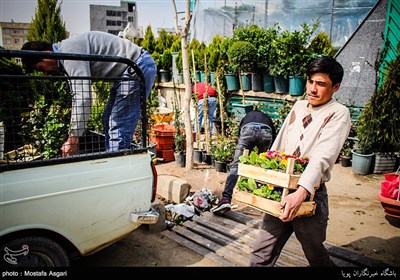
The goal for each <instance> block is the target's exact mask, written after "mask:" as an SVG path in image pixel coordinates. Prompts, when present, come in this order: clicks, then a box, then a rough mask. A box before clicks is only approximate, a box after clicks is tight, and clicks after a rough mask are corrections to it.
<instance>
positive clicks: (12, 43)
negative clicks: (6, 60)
mask: <svg viewBox="0 0 400 280" xmlns="http://www.w3.org/2000/svg"><path fill="white" fill-rule="evenodd" d="M29 26H30V23H24V22H0V40H1V41H0V46H2V47H3V48H5V49H8V50H20V49H21V47H22V45H23V44H24V43H25V42H26V41H27V40H26V35H27V34H28V29H29Z"/></svg>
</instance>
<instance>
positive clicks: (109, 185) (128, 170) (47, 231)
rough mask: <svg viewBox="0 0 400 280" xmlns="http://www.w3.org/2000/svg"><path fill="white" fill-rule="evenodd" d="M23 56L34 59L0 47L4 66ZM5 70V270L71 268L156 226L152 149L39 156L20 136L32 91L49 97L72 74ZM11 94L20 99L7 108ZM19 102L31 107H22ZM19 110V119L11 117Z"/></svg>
mask: <svg viewBox="0 0 400 280" xmlns="http://www.w3.org/2000/svg"><path fill="white" fill-rule="evenodd" d="M24 55H28V54H27V53H26V52H23V51H4V50H2V51H0V60H1V61H0V63H2V62H4V61H6V62H7V63H9V61H8V58H11V57H21V56H24ZM29 55H31V54H30V53H29ZM34 55H38V56H39V55H41V54H37V53H36V52H35V53H34ZM51 55H52V57H56V58H63V59H87V60H97V59H102V60H106V61H114V60H115V59H117V60H118V59H121V63H127V64H128V65H129V64H130V63H132V65H130V66H131V67H132V68H133V69H134V70H135V71H140V70H138V67H137V66H136V64H134V63H133V62H132V61H130V60H126V61H125V60H124V59H122V58H115V57H100V58H99V57H96V56H80V57H73V55H72V56H71V55H69V56H68V55H65V54H51ZM51 55H50V54H48V55H45V57H47V58H48V57H50V56H51ZM118 61H119V60H118ZM6 69H8V68H7V67H6ZM0 70H2V71H0V86H1V88H2V89H1V94H0V95H1V98H2V99H1V102H2V105H0V122H3V124H4V127H5V135H2V136H3V137H0V138H4V141H3V143H0V146H1V147H2V148H3V149H1V150H4V153H3V155H2V158H1V159H0V256H1V262H0V267H3V268H4V267H14V266H15V267H18V266H25V267H26V266H45V267H51V266H57V267H61V266H69V265H70V262H71V257H76V256H85V255H89V254H92V253H94V252H96V251H98V250H100V249H102V248H104V247H106V246H108V245H110V244H112V243H114V242H116V241H117V240H119V239H121V238H123V237H125V236H126V235H127V234H129V233H131V232H132V231H134V230H135V229H137V228H138V227H139V226H140V225H142V224H154V223H156V222H157V220H158V218H159V213H158V212H157V211H155V210H154V209H153V208H152V202H153V201H154V200H155V197H156V188H157V173H156V169H155V166H154V164H153V162H152V159H151V155H150V153H149V152H148V149H147V147H146V146H147V145H143V144H138V145H134V144H132V147H131V148H130V149H127V150H122V151H117V152H106V151H104V150H103V148H102V147H104V145H98V146H96V145H92V146H91V147H92V149H91V150H86V148H87V147H84V148H83V150H81V151H80V153H79V155H77V156H73V157H68V158H63V157H61V156H53V157H50V158H46V157H44V156H43V155H42V154H40V152H38V150H39V149H40V147H39V148H37V147H35V143H36V142H33V144H32V143H26V142H24V141H25V138H26V137H25V138H24V137H20V136H21V132H23V131H24V130H23V126H24V125H26V123H24V122H22V121H20V118H21V117H20V116H25V117H26V116H27V115H26V112H30V113H31V114H30V115H31V116H32V112H33V111H34V108H36V105H35V106H33V105H32V104H33V103H32V102H33V101H32V102H31V100H30V98H31V97H32V96H33V95H34V94H33V93H32V92H31V90H32V88H34V89H35V92H40V93H43V92H44V91H49V89H45V86H46V85H48V84H55V83H56V82H57V83H61V82H63V81H64V82H68V81H69V80H71V79H74V77H68V80H63V79H64V78H63V77H29V76H26V75H15V73H13V74H12V75H9V74H8V73H7V71H5V70H4V67H3V68H1V69H0ZM5 72H6V73H5ZM10 72H12V71H10ZM93 78H94V77H93ZM39 79H42V80H39ZM56 79H57V80H56ZM93 80H94V79H93ZM111 82H115V81H111ZM32 83H35V86H36V88H35V87H34V86H32ZM58 85H59V84H58ZM38 87H39V90H38ZM25 91H26V92H25ZM50 91H51V90H50ZM9 96H14V97H15V96H18V98H14V99H13V101H12V102H11V101H10V103H7V102H8V100H7V97H9ZM26 99H29V100H28V101H29V102H25V101H26ZM45 100H47V99H45ZM16 103H19V104H24V103H25V104H26V105H27V106H25V107H20V108H17V106H15V105H16ZM93 104H94V103H93ZM145 105H146V104H145V101H143V102H142V116H141V125H142V127H141V128H142V143H146V142H147V141H146V126H147V119H146V114H145ZM57 106H62V105H57ZM48 108H49V107H48ZM14 113H18V114H19V115H14V116H12V114H14ZM39 117H40V116H39ZM30 119H32V118H30ZM43 127H48V126H43ZM31 131H33V130H31ZM41 131H42V134H43V131H44V130H41ZM47 131H49V130H47ZM17 132H18V133H17ZM32 133H33V134H34V132H32ZM39 134H40V133H39ZM25 136H26V135H25ZM31 136H32V135H31ZM42 136H43V135H39V136H38V137H42ZM98 137H100V136H98ZM28 138H29V137H28ZM99 139H102V138H99ZM80 141H81V140H80ZM85 141H86V140H85ZM36 144H37V143H36ZM18 145H21V146H18ZM39 146H40V145H39ZM93 147H100V148H99V150H96V149H93ZM1 152H2V151H1ZM16 155H17V156H16Z"/></svg>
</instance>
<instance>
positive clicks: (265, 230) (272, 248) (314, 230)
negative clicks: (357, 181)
mask: <svg viewBox="0 0 400 280" xmlns="http://www.w3.org/2000/svg"><path fill="white" fill-rule="evenodd" d="M314 200H315V202H316V203H317V207H316V209H315V215H313V216H311V217H300V218H295V219H294V220H293V221H291V222H282V221H281V220H280V219H279V218H276V217H274V216H272V215H268V214H264V217H263V220H262V222H261V224H260V229H259V234H258V236H257V239H256V242H255V244H254V247H253V250H252V252H251V254H250V266H268V267H273V266H274V265H275V263H276V261H277V260H278V258H279V255H280V253H281V251H282V249H283V247H284V246H285V244H286V242H287V241H288V239H289V238H290V236H291V235H292V233H293V232H294V233H295V235H296V238H297V239H298V240H299V242H300V244H301V247H302V249H303V252H304V254H305V256H306V258H307V260H308V263H309V264H310V266H334V263H333V262H332V260H331V259H330V257H329V254H328V251H327V249H326V248H325V246H324V245H323V242H324V241H325V240H326V228H327V226H328V216H329V208H328V195H327V192H326V187H325V184H321V186H320V187H319V189H318V190H317V191H316V193H315V196H314Z"/></svg>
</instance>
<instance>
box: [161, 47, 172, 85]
mask: <svg viewBox="0 0 400 280" xmlns="http://www.w3.org/2000/svg"><path fill="white" fill-rule="evenodd" d="M160 66H161V69H160V81H161V82H169V81H171V68H172V52H171V50H170V49H166V50H165V51H164V52H163V54H162V56H161V57H160Z"/></svg>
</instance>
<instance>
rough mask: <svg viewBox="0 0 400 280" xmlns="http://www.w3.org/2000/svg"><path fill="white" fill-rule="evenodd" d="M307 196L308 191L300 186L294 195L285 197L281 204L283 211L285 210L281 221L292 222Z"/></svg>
mask: <svg viewBox="0 0 400 280" xmlns="http://www.w3.org/2000/svg"><path fill="white" fill-rule="evenodd" d="M307 194H308V191H307V190H306V189H305V188H304V187H302V186H299V187H298V189H297V190H296V191H295V192H294V193H291V194H288V195H287V196H285V197H284V198H283V199H282V201H281V202H280V203H279V206H280V207H281V209H284V210H283V213H282V215H281V216H280V217H279V219H281V220H282V221H283V222H290V221H292V220H293V219H294V218H295V216H296V214H297V211H299V209H300V206H301V203H303V201H304V200H305V199H306V198H307Z"/></svg>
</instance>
